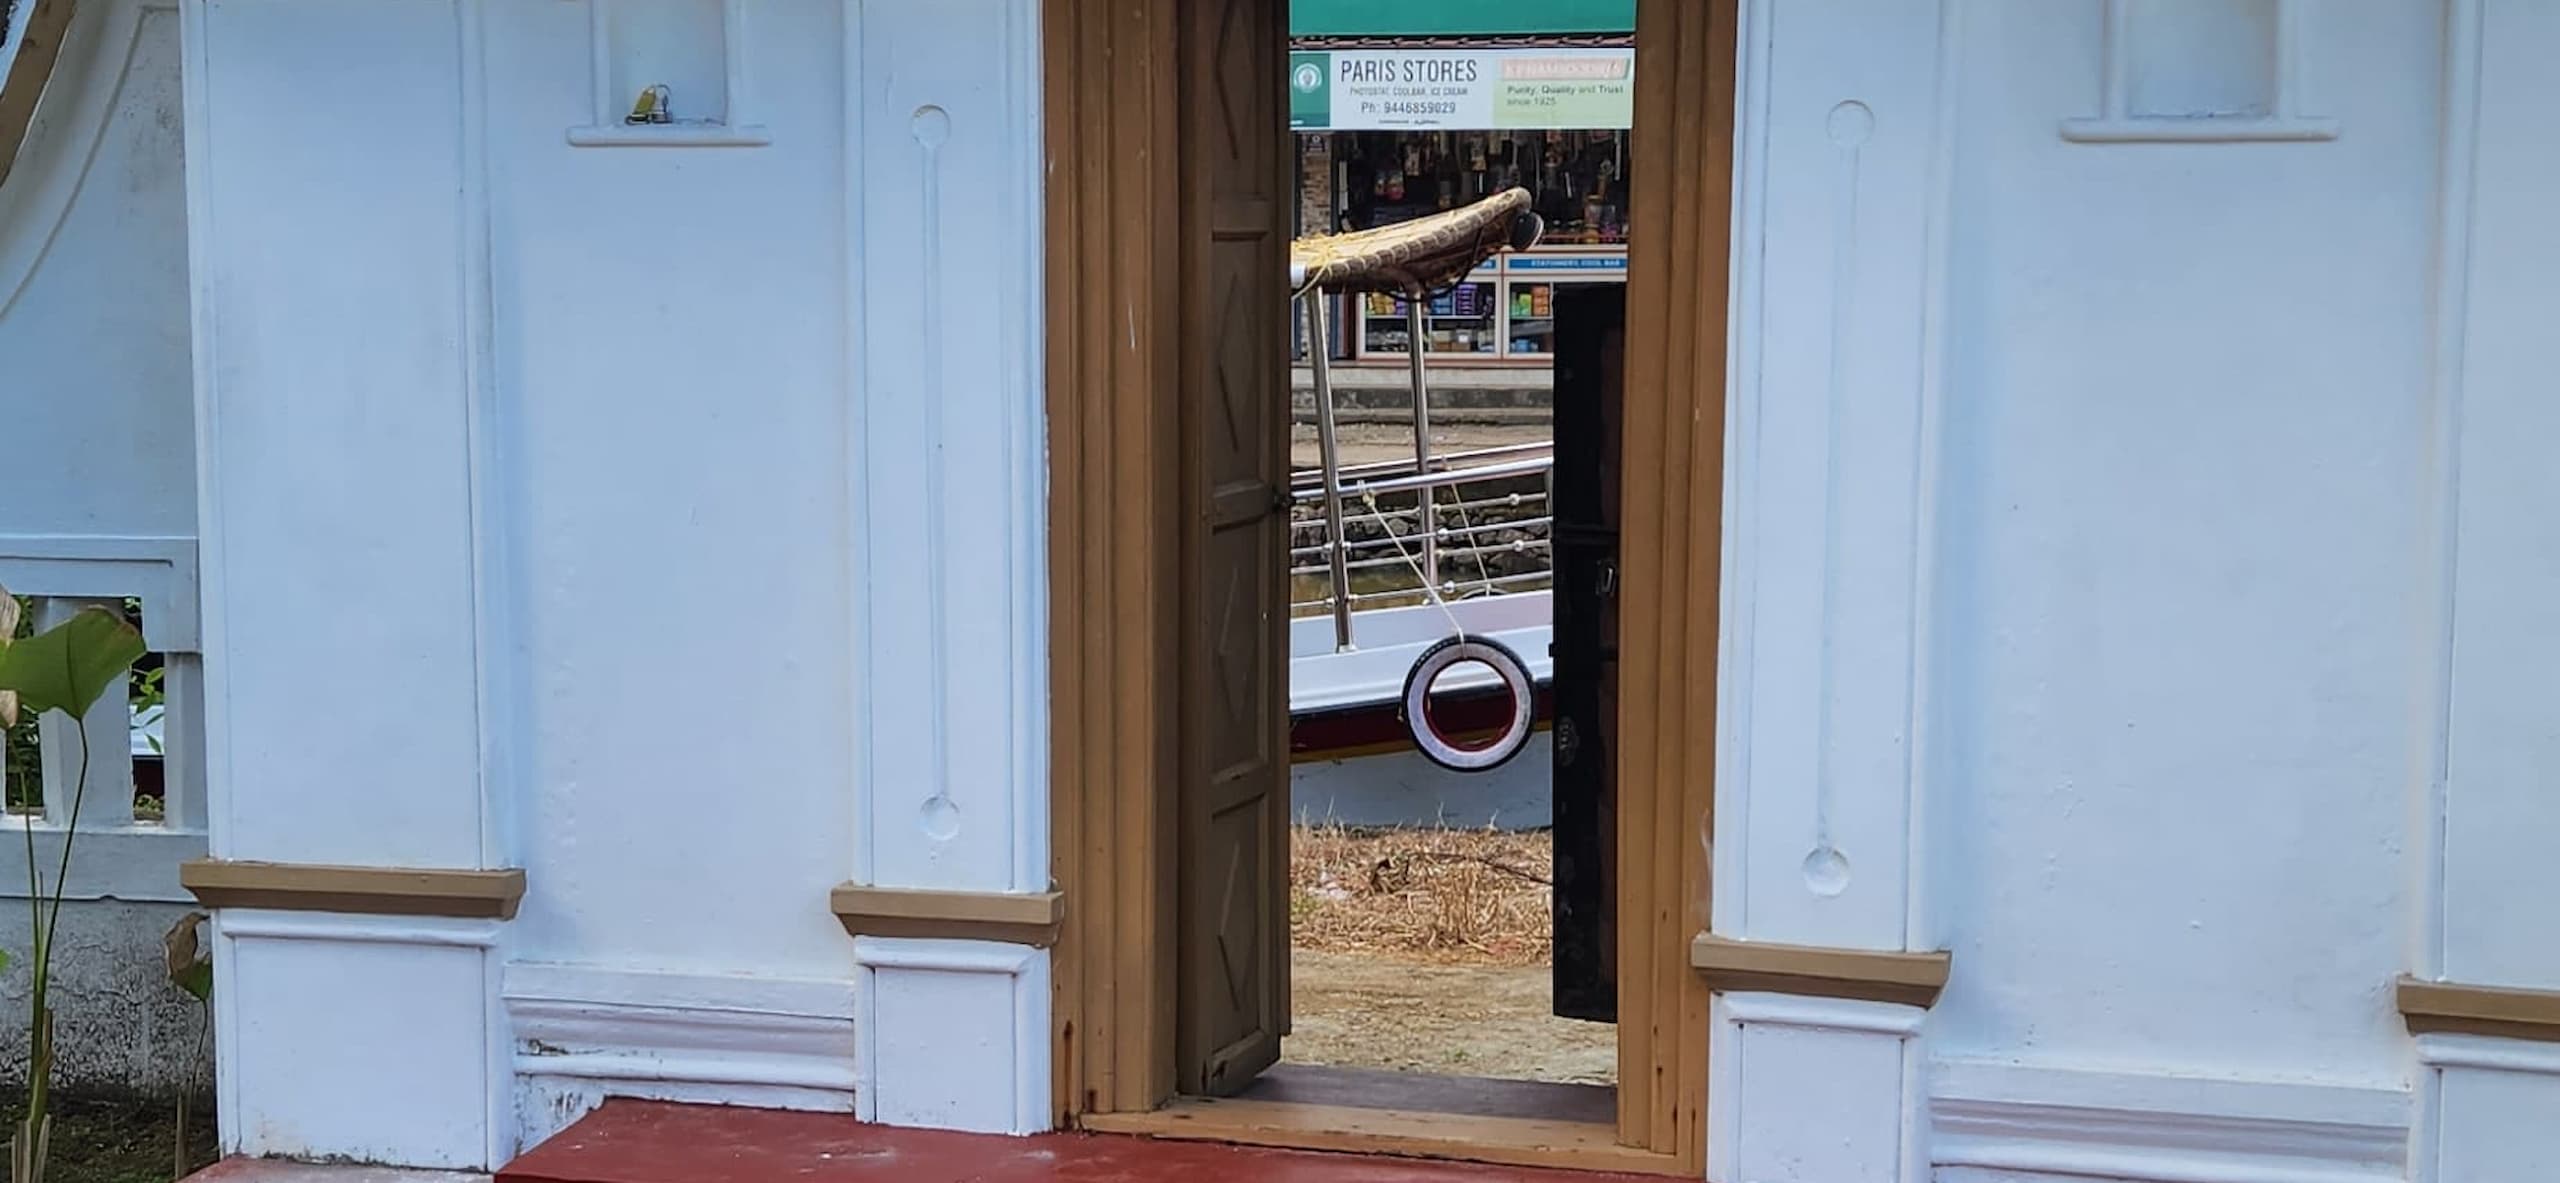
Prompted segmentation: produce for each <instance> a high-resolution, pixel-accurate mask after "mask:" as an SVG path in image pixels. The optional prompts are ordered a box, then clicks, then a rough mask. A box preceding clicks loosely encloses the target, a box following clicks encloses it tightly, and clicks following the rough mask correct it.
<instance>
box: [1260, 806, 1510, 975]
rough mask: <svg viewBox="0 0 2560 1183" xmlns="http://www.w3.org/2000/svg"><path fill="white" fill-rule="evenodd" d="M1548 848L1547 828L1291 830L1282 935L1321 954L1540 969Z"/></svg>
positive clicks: (1322, 826)
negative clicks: (1393, 956) (1286, 912)
mask: <svg viewBox="0 0 2560 1183" xmlns="http://www.w3.org/2000/svg"><path fill="white" fill-rule="evenodd" d="M1554 850H1555V845H1554V838H1553V835H1551V834H1549V833H1547V832H1544V831H1528V832H1517V831H1501V830H1489V829H1488V830H1458V829H1448V828H1443V827H1429V828H1413V829H1403V828H1398V829H1366V828H1355V827H1350V826H1343V825H1337V824H1333V823H1324V824H1316V825H1302V826H1298V827H1295V828H1293V829H1292V830H1291V831H1290V834H1289V921H1290V943H1291V944H1292V945H1294V946H1296V947H1298V948H1301V949H1310V950H1315V951H1318V952H1327V953H1392V954H1399V955H1404V956H1419V957H1423V958H1427V959H1429V960H1433V961H1441V962H1449V963H1474V964H1480V965H1544V964H1546V963H1547V960H1548V958H1549V957H1550V955H1551V954H1552V952H1553V946H1554V931H1553V928H1552V924H1553V921H1552V919H1551V916H1552V911H1551V909H1552V898H1553V888H1552V886H1551V885H1552V883H1553V879H1554V861H1555V860H1554Z"/></svg>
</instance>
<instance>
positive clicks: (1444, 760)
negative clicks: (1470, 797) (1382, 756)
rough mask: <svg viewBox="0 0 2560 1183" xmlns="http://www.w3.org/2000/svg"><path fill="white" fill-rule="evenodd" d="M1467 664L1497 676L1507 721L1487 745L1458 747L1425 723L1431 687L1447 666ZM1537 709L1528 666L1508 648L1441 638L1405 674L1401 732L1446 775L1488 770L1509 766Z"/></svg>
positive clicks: (1459, 637)
mask: <svg viewBox="0 0 2560 1183" xmlns="http://www.w3.org/2000/svg"><path fill="white" fill-rule="evenodd" d="M1469 663H1473V664H1477V665H1482V666H1484V667H1486V668H1488V669H1490V670H1492V671H1493V672H1494V674H1495V675H1496V676H1498V677H1500V678H1501V679H1502V688H1503V691H1504V693H1506V694H1507V695H1508V696H1509V697H1510V700H1511V718H1510V723H1509V724H1508V725H1507V726H1505V727H1504V728H1503V729H1502V732H1501V734H1500V735H1497V736H1496V737H1494V740H1493V742H1491V743H1488V744H1485V745H1483V746H1480V747H1467V746H1464V745H1461V744H1460V743H1458V742H1457V741H1456V740H1455V739H1452V738H1450V737H1449V736H1446V735H1443V734H1441V733H1440V731H1439V730H1438V729H1437V728H1435V727H1433V726H1432V724H1431V710H1430V706H1431V684H1432V683H1433V682H1434V681H1436V680H1438V679H1439V677H1440V675H1442V674H1444V673H1447V672H1448V671H1449V670H1450V669H1451V668H1453V667H1455V666H1460V665H1466V664H1469ZM1537 709H1538V708H1537V688H1536V686H1535V684H1534V683H1532V682H1531V680H1530V677H1529V666H1528V663H1526V662H1524V661H1521V660H1520V655H1519V654H1517V653H1514V652H1512V651H1511V649H1510V647H1509V646H1507V645H1504V644H1503V643H1502V642H1500V641H1496V640H1494V639H1492V638H1490V637H1470V636H1466V635H1464V634H1460V635H1457V636H1452V637H1446V638H1443V639H1442V640H1441V641H1439V642H1438V643H1437V644H1434V645H1432V646H1431V647H1430V648H1428V649H1425V650H1423V651H1422V655H1421V656H1420V657H1417V658H1415V659H1414V662H1413V668H1412V669H1410V670H1407V671H1405V675H1404V712H1403V713H1404V725H1405V730H1406V732H1407V733H1409V734H1411V735H1412V736H1413V746H1414V747H1416V748H1418V749H1420V750H1421V752H1422V754H1423V755H1424V756H1425V757H1426V758H1428V759H1429V760H1430V761H1431V762H1432V763H1434V764H1437V765H1439V766H1441V767H1442V768H1446V769H1449V770H1450V771H1452V772H1490V771H1492V770H1494V769H1496V768H1500V767H1502V766H1503V765H1505V764H1508V763H1510V762H1511V758H1512V757H1514V756H1517V755H1519V754H1520V750H1521V749H1522V748H1525V747H1527V746H1529V734H1530V732H1531V731H1532V730H1533V729H1534V727H1535V724H1536V721H1537Z"/></svg>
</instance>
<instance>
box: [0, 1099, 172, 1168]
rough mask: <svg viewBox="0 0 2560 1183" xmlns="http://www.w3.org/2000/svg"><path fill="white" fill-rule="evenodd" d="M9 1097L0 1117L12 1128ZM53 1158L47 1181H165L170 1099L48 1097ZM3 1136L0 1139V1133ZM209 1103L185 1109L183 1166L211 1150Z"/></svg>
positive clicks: (14, 1103) (14, 1114)
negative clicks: (185, 1131) (163, 1100)
mask: <svg viewBox="0 0 2560 1183" xmlns="http://www.w3.org/2000/svg"><path fill="white" fill-rule="evenodd" d="M22 1101H23V1098H14V1097H13V1098H11V1100H10V1104H9V1105H8V1107H7V1109H6V1110H5V1111H0V1118H5V1120H6V1121H7V1123H8V1124H7V1125H6V1127H0V1128H5V1129H6V1130H9V1131H15V1130H16V1129H17V1128H18V1117H19V1108H18V1106H19V1104H20V1103H21V1102H22ZM53 1109H54V1113H53V1164H52V1170H51V1172H50V1173H48V1174H47V1175H46V1179H47V1181H48V1183H169V1180H170V1179H172V1178H174V1177H176V1170H175V1169H176V1166H177V1161H176V1150H177V1117H178V1111H177V1106H176V1104H175V1103H170V1102H152V1103H147V1104H146V1103H140V1102H131V1101H85V1100H71V1099H67V1098H60V1097H57V1098H56V1099H55V1100H54V1103H53ZM0 1140H5V1139H0ZM215 1145H216V1143H215V1136H214V1128H213V1109H212V1107H211V1106H207V1105H191V1106H189V1107H188V1109H187V1170H188V1171H189V1172H194V1171H200V1170H203V1169H204V1168H205V1167H207V1166H210V1165H212V1163H213V1160H214V1158H215V1155H216V1151H215Z"/></svg>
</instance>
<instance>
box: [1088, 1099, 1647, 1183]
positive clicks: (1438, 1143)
mask: <svg viewBox="0 0 2560 1183" xmlns="http://www.w3.org/2000/svg"><path fill="white" fill-rule="evenodd" d="M1081 1124H1082V1126H1083V1128H1085V1129H1087V1130H1090V1131H1093V1132H1095V1133H1108V1134H1139V1135H1143V1136H1146V1137H1153V1138H1171V1139H1182V1140H1194V1141H1207V1142H1229V1143H1234V1144H1237V1145H1242V1146H1273V1147H1279V1148H1283V1149H1289V1150H1322V1151H1332V1152H1335V1153H1341V1154H1393V1155H1402V1156H1405V1157H1411V1158H1432V1159H1444V1160H1452V1161H1457V1162H1481V1163H1497V1164H1500V1165H1503V1166H1515V1167H1550V1168H1559V1169H1564V1170H1575V1171H1616V1172H1623V1173H1628V1174H1645V1175H1677V1176H1687V1175H1690V1174H1692V1172H1691V1171H1690V1170H1689V1168H1688V1167H1687V1165H1686V1164H1684V1163H1683V1162H1682V1161H1681V1158H1680V1156H1679V1155H1675V1154H1655V1153H1652V1152H1650V1151H1645V1150H1637V1149H1633V1148H1631V1147H1626V1146H1620V1145H1618V1143H1617V1139H1616V1136H1615V1135H1616V1131H1615V1130H1613V1129H1611V1128H1610V1127H1609V1126H1608V1125H1607V1124H1605V1123H1589V1124H1586V1123H1583V1122H1571V1121H1547V1120H1540V1119H1537V1118H1521V1117H1477V1116H1463V1115H1453V1114H1447V1113H1414V1112H1407V1111H1404V1110H1399V1109H1355V1108H1351V1107H1348V1106H1339V1105H1306V1104H1298V1103H1294V1102H1287V1101H1234V1100H1218V1099H1214V1098H1209V1097H1184V1098H1182V1099H1180V1100H1178V1101H1175V1102H1174V1103H1172V1104H1171V1105H1167V1106H1165V1107H1164V1108H1162V1109H1159V1110H1156V1111H1154V1112H1152V1113H1112V1114H1100V1113H1097V1114H1090V1115H1088V1116H1086V1117H1085V1118H1084V1120H1083V1122H1082V1123H1081Z"/></svg>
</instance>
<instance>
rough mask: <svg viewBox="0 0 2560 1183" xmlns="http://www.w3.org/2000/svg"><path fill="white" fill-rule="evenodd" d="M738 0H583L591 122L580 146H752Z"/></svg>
mask: <svg viewBox="0 0 2560 1183" xmlns="http://www.w3.org/2000/svg"><path fill="white" fill-rule="evenodd" d="M743 6H744V0H587V33H588V38H589V41H590V49H591V51H592V58H593V64H592V66H591V69H592V70H593V72H594V85H595V109H594V112H593V119H592V121H591V122H589V123H588V124H587V125H586V126H584V127H573V128H571V129H569V142H570V143H572V144H577V145H581V146H584V147H687V146H691V147H753V146H756V145H760V144H766V143H770V142H771V141H772V137H771V136H770V135H768V134H767V133H766V131H765V129H764V128H763V127H762V126H760V125H758V124H756V123H754V122H752V121H751V120H750V119H749V118H748V113H747V111H746V110H745V107H746V102H745V95H746V86H745V81H746V79H745V71H746V66H745V54H744V52H743V48H744V42H745V32H746V30H745V14H744V11H743Z"/></svg>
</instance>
